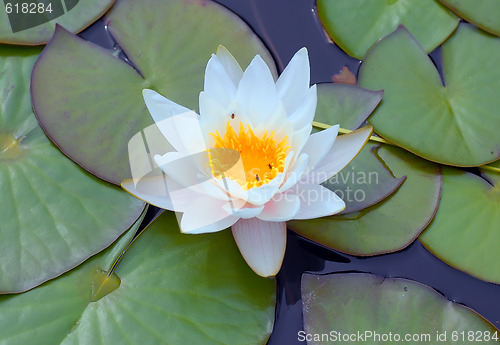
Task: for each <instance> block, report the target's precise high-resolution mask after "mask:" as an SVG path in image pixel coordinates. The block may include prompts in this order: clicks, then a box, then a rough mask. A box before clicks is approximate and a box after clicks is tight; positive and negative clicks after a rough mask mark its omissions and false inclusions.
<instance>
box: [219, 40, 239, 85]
mask: <svg viewBox="0 0 500 345" xmlns="http://www.w3.org/2000/svg"><path fill="white" fill-rule="evenodd" d="M216 55H217V57H218V58H219V61H220V62H221V63H222V65H223V66H224V68H225V70H226V72H227V74H228V75H229V77H230V78H231V80H232V81H233V83H234V86H235V87H238V84H239V83H240V80H241V77H243V71H242V69H241V67H240V65H239V64H238V62H237V61H236V59H235V58H234V56H233V55H232V54H231V53H230V52H229V51H228V50H227V49H226V48H225V47H224V46H219V48H217V54H216Z"/></svg>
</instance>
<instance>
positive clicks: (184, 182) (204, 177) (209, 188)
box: [155, 152, 229, 201]
mask: <svg viewBox="0 0 500 345" xmlns="http://www.w3.org/2000/svg"><path fill="white" fill-rule="evenodd" d="M155 162H156V164H157V165H158V166H159V167H161V169H162V170H163V171H164V172H165V174H167V175H168V176H169V178H171V179H172V180H174V181H175V182H177V183H178V184H179V185H180V186H182V187H183V188H189V189H191V190H192V191H194V192H197V193H200V194H204V195H206V196H210V197H212V198H216V199H219V200H226V201H227V200H228V199H229V198H228V196H227V195H226V193H225V192H224V191H223V189H221V188H219V187H218V186H217V183H216V182H215V181H214V178H213V177H212V175H211V174H209V173H207V172H206V171H205V170H204V169H203V168H204V167H206V166H208V165H209V159H208V155H207V153H206V152H200V153H197V154H192V155H184V154H181V153H179V152H167V153H166V154H165V155H163V156H158V155H157V156H155Z"/></svg>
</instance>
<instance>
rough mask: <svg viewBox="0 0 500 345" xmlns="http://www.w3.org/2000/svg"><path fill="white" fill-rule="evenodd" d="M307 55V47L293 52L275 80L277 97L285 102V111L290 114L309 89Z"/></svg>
mask: <svg viewBox="0 0 500 345" xmlns="http://www.w3.org/2000/svg"><path fill="white" fill-rule="evenodd" d="M309 78H310V70H309V56H308V54H307V49H306V48H302V49H300V50H299V51H298V52H296V53H295V55H294V56H293V58H292V59H291V60H290V62H289V63H288V65H287V66H286V68H285V69H284V70H283V73H281V75H280V77H279V79H278V81H277V82H276V90H277V91H278V97H279V98H280V99H281V100H282V101H283V102H284V103H285V107H286V111H287V113H288V114H291V113H293V112H294V111H295V109H297V108H298V107H299V105H300V104H301V103H302V102H303V99H304V97H305V96H306V93H307V91H308V90H309Z"/></svg>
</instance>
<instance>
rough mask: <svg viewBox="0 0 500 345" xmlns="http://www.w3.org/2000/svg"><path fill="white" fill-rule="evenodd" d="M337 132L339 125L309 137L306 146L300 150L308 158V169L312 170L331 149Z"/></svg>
mask: <svg viewBox="0 0 500 345" xmlns="http://www.w3.org/2000/svg"><path fill="white" fill-rule="evenodd" d="M338 132H339V125H335V126H332V127H330V128H328V129H324V130H322V131H320V132H317V133H314V134H311V135H310V136H309V139H308V140H307V143H306V145H305V146H304V148H303V149H302V152H303V153H307V155H308V156H309V158H310V161H309V167H311V168H313V167H314V166H316V164H318V162H321V161H322V160H323V158H324V157H325V156H326V154H327V153H328V152H329V151H330V149H331V148H332V145H333V144H334V142H335V139H336V138H337V133H338Z"/></svg>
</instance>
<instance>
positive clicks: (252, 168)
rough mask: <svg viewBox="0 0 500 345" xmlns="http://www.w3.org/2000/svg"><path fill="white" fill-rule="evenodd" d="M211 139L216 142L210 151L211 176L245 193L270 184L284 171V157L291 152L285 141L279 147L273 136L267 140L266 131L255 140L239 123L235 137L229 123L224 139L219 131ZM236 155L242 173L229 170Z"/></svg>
mask: <svg viewBox="0 0 500 345" xmlns="http://www.w3.org/2000/svg"><path fill="white" fill-rule="evenodd" d="M210 135H211V136H212V137H213V138H214V139H215V146H214V148H215V149H211V150H209V151H210V155H209V156H210V167H211V169H212V175H213V176H215V177H216V178H218V179H223V178H224V177H229V178H231V179H232V180H234V181H236V182H238V183H239V184H240V186H241V187H243V189H245V190H248V189H250V188H254V187H260V186H262V185H264V184H267V183H269V182H270V181H271V180H272V179H274V178H275V177H276V176H277V175H278V174H280V173H282V172H283V171H284V169H285V158H286V153H287V151H288V149H289V148H290V146H289V145H287V144H288V142H287V138H288V137H285V138H284V139H283V140H281V141H280V142H279V143H278V141H277V140H276V139H274V138H273V137H274V132H271V135H269V136H268V132H267V131H266V132H265V133H264V135H263V136H262V137H258V136H256V135H255V133H254V132H253V130H252V128H251V127H250V125H248V126H247V128H245V127H244V126H243V123H241V122H240V130H239V133H236V132H235V131H234V129H233V127H232V126H231V125H230V124H229V121H228V123H227V125H226V134H224V137H222V136H221V135H220V134H219V132H218V131H217V132H216V133H215V134H214V133H210ZM220 149H230V150H220ZM238 152H239V155H240V157H241V162H242V163H243V170H244V172H243V171H241V170H242V169H241V166H239V167H238V168H237V169H233V168H232V167H233V166H234V162H235V159H234V156H235V154H237V153H238Z"/></svg>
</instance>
